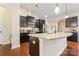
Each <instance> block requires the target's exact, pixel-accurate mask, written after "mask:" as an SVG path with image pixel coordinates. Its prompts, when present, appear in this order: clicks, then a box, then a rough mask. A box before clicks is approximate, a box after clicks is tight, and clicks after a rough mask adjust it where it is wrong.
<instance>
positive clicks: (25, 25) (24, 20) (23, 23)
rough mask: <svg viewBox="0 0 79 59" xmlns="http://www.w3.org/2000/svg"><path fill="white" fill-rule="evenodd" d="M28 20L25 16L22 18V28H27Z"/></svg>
mask: <svg viewBox="0 0 79 59" xmlns="http://www.w3.org/2000/svg"><path fill="white" fill-rule="evenodd" d="M27 26H28V25H27V19H26V17H24V16H20V27H27Z"/></svg>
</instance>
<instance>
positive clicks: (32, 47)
mask: <svg viewBox="0 0 79 59" xmlns="http://www.w3.org/2000/svg"><path fill="white" fill-rule="evenodd" d="M29 53H30V55H31V56H39V39H38V38H35V37H30V43H29Z"/></svg>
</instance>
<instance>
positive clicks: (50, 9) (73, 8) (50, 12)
mask: <svg viewBox="0 0 79 59" xmlns="http://www.w3.org/2000/svg"><path fill="white" fill-rule="evenodd" d="M21 5H22V6H24V7H25V8H27V7H28V8H30V9H31V13H32V14H34V15H36V16H38V17H39V18H42V19H52V18H60V17H64V16H65V14H66V9H65V3H58V6H59V8H60V12H59V13H58V14H56V13H55V12H54V9H55V7H56V3H23V4H21ZM35 5H38V6H37V7H35ZM78 12H79V3H67V13H68V15H71V14H74V13H78ZM44 15H47V17H44Z"/></svg>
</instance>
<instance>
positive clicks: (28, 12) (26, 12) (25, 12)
mask: <svg viewBox="0 0 79 59" xmlns="http://www.w3.org/2000/svg"><path fill="white" fill-rule="evenodd" d="M19 15H21V16H27V15H31V10H30V9H28V8H24V7H22V6H20V9H19Z"/></svg>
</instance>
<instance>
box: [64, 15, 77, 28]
mask: <svg viewBox="0 0 79 59" xmlns="http://www.w3.org/2000/svg"><path fill="white" fill-rule="evenodd" d="M65 25H66V27H78V17H77V16H75V17H70V18H66V19H65Z"/></svg>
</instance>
